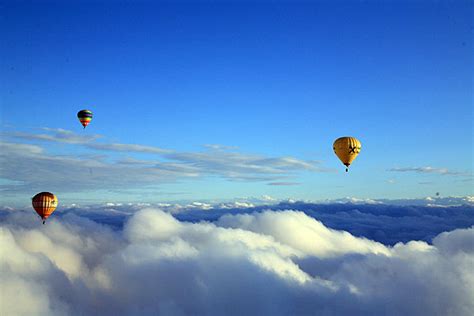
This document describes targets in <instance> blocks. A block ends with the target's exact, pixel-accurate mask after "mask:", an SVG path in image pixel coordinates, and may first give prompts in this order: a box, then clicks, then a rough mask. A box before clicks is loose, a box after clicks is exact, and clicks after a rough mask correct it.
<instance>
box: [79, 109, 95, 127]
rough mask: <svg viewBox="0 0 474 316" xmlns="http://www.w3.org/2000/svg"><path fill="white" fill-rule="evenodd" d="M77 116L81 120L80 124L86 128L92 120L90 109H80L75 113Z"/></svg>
mask: <svg viewBox="0 0 474 316" xmlns="http://www.w3.org/2000/svg"><path fill="white" fill-rule="evenodd" d="M77 118H78V119H79V121H80V122H81V124H82V126H84V128H86V126H87V125H89V123H90V122H91V121H92V111H90V110H81V111H79V112H78V113H77Z"/></svg>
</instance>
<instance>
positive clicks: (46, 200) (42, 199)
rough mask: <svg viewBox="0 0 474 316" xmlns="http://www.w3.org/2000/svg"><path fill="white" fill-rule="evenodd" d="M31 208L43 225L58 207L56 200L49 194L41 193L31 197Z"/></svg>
mask: <svg viewBox="0 0 474 316" xmlns="http://www.w3.org/2000/svg"><path fill="white" fill-rule="evenodd" d="M32 203H33V208H34V209H35V211H36V213H38V215H39V216H41V219H42V220H43V224H44V222H45V221H46V219H47V218H48V217H49V216H50V215H51V214H52V213H53V212H54V210H55V209H56V207H57V206H58V198H57V197H56V196H55V195H54V194H53V193H49V192H41V193H38V194H36V195H35V196H34V197H33V202H32Z"/></svg>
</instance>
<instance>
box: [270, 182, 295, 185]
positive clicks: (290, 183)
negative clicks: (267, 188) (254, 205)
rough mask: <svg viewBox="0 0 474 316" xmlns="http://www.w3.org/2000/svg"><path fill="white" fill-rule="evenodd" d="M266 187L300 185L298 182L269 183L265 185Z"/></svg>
mask: <svg viewBox="0 0 474 316" xmlns="http://www.w3.org/2000/svg"><path fill="white" fill-rule="evenodd" d="M267 184H268V185H275V186H288V185H300V184H301V183H299V182H270V183H267Z"/></svg>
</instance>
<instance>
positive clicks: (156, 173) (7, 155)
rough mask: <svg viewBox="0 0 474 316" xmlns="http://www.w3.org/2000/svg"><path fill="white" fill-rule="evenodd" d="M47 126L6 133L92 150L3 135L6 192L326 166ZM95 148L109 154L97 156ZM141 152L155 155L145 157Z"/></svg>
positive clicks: (232, 177)
mask: <svg viewBox="0 0 474 316" xmlns="http://www.w3.org/2000/svg"><path fill="white" fill-rule="evenodd" d="M43 130H44V131H46V132H47V133H46V134H34V133H24V132H9V133H5V134H4V136H6V137H7V138H10V139H18V138H20V139H23V140H28V141H49V142H53V143H66V144H69V145H71V146H77V148H79V149H80V150H82V151H83V150H87V151H88V152H86V153H82V154H81V155H77V154H71V155H58V154H55V153H54V149H55V148H54V146H47V147H46V146H43V145H42V144H36V143H35V144H20V143H15V142H13V141H3V142H2V143H1V144H0V146H1V147H2V153H1V154H0V163H1V165H2V169H1V171H0V172H1V173H0V177H1V178H2V179H3V184H2V185H1V187H2V189H3V190H4V192H30V191H31V190H33V191H34V190H42V188H44V187H45V185H44V184H45V182H47V183H48V187H49V188H50V190H54V189H55V188H61V189H65V188H67V189H68V190H69V191H78V190H89V191H91V190H92V191H93V190H98V189H101V188H107V189H108V190H114V189H133V188H138V187H140V188H143V187H146V186H156V185H157V184H163V183H170V182H176V181H180V180H187V179H195V178H198V177H209V176H218V177H222V178H224V179H227V180H229V181H274V182H275V181H278V180H283V179H284V180H287V179H288V178H292V177H295V176H296V175H297V173H299V172H320V171H324V170H323V168H320V167H318V166H317V165H318V164H319V162H317V161H305V160H300V159H296V158H293V157H267V156H263V155H255V154H246V153H241V152H237V151H235V149H236V148H234V147H228V146H221V145H206V146H205V147H206V149H205V150H204V151H200V152H179V151H176V150H170V149H163V148H160V147H155V146H145V145H139V144H121V143H107V142H96V140H97V139H98V138H100V137H101V136H100V135H90V136H88V135H79V134H76V133H74V132H72V131H68V130H64V129H52V128H43ZM97 150H100V151H103V152H105V154H104V155H102V156H97V154H96V153H95V151H97ZM141 154H151V155H153V157H152V158H148V159H143V157H141V156H143V155H141ZM136 155H138V156H136ZM140 155H141V156H140ZM70 179H74V181H73V182H72V181H70ZM18 183H21V184H20V185H18ZM65 184H69V185H65ZM63 191H64V190H63Z"/></svg>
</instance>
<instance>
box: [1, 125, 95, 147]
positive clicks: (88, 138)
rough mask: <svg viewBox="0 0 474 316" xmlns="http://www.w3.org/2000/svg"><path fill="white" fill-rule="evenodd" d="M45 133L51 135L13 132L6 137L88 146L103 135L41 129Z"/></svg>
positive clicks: (47, 128) (57, 129)
mask: <svg viewBox="0 0 474 316" xmlns="http://www.w3.org/2000/svg"><path fill="white" fill-rule="evenodd" d="M41 129H42V130H44V131H47V132H50V134H33V133H24V132H11V133H5V136H8V137H13V138H21V139H26V140H41V141H49V142H59V143H68V144H87V143H90V142H92V141H95V140H96V139H99V138H101V137H102V136H101V135H97V134H92V135H90V134H85V135H80V134H77V133H74V132H72V131H68V130H65V129H62V128H49V127H43V128H41Z"/></svg>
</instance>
